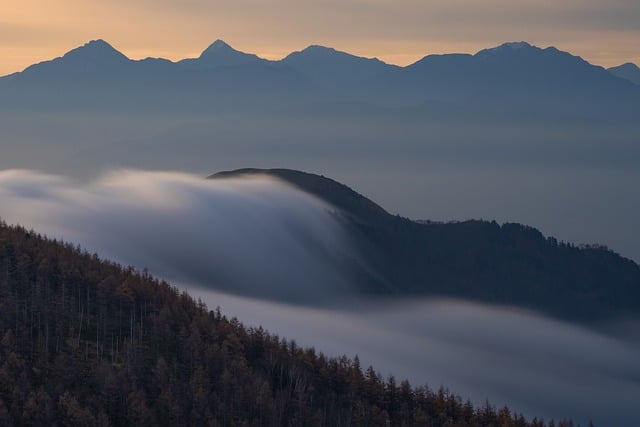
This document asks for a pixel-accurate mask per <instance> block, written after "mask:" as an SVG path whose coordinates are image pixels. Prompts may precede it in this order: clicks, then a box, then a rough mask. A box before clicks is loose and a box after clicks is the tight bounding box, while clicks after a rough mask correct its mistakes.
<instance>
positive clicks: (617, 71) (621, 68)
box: [607, 62, 640, 85]
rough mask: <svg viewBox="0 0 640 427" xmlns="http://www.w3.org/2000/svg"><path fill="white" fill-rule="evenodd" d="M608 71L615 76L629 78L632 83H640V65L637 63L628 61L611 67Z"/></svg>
mask: <svg viewBox="0 0 640 427" xmlns="http://www.w3.org/2000/svg"><path fill="white" fill-rule="evenodd" d="M607 71H609V72H610V73H611V74H613V75H614V76H617V77H621V78H623V79H627V80H629V81H630V82H632V83H635V84H637V85H640V67H638V66H637V65H636V64H632V63H631V62H627V63H626V64H622V65H618V66H617V67H612V68H609V69H608V70H607Z"/></svg>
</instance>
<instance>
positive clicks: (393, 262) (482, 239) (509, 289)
mask: <svg viewBox="0 0 640 427" xmlns="http://www.w3.org/2000/svg"><path fill="white" fill-rule="evenodd" d="M250 175H267V176H271V177H275V178H277V179H281V180H284V181H286V182H288V183H289V184H291V185H294V186H295V187H297V188H299V189H301V190H303V191H305V192H308V193H310V194H312V195H314V196H316V197H318V198H320V199H322V200H324V201H325V202H327V203H329V204H331V205H333V206H335V207H336V208H337V209H338V210H339V211H341V212H342V213H344V214H345V215H344V217H345V218H346V219H347V222H348V229H349V230H350V233H351V236H352V238H353V240H354V241H355V242H356V244H357V246H358V248H359V249H360V253H361V254H362V256H363V258H364V259H365V260H366V267H367V268H366V269H364V270H363V271H359V272H358V273H359V274H358V275H357V276H358V278H359V279H358V280H359V282H360V283H359V284H360V288H361V290H362V292H364V293H365V294H368V295H378V296H395V297H404V296H416V295H432V296H433V295H435V296H446V297H456V298H464V299H469V300H474V301H480V302H489V303H497V304H505V305H511V306H517V307H523V308H527V309H533V310H537V311H541V312H546V313H550V314H552V315H555V316H557V317H560V318H565V319H571V320H578V321H581V322H591V321H598V320H603V319H609V318H617V317H625V316H638V315H640V266H638V265H637V264H636V263H634V262H633V261H631V260H629V259H626V258H623V257H621V256H620V255H618V254H616V253H614V252H611V251H609V250H608V249H606V248H604V247H602V246H598V245H592V246H582V247H577V246H574V245H572V244H568V243H563V242H558V241H557V240H556V239H554V238H553V237H545V236H543V235H542V233H541V232H540V231H538V230H536V229H534V228H532V227H527V226H524V225H521V224H515V223H506V224H502V225H499V224H497V223H496V222H495V221H494V222H489V221H481V220H469V221H463V222H453V223H428V222H426V223H425V222H422V223H418V222H415V221H411V220H409V219H406V218H402V217H399V216H394V215H391V214H389V213H388V212H386V211H385V210H384V209H383V208H381V207H380V206H378V205H377V204H375V203H374V202H372V201H370V200H369V199H367V198H366V197H364V196H362V195H360V194H358V193H356V192H355V191H353V190H351V189H350V188H349V187H347V186H345V185H344V184H341V183H338V182H337V181H334V180H332V179H329V178H325V177H323V176H319V175H314V174H309V173H305V172H300V171H294V170H287V169H240V170H237V171H228V172H221V173H218V174H215V175H212V176H210V177H209V178H210V179H224V178H229V177H237V176H250Z"/></svg>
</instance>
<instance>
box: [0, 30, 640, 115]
mask: <svg viewBox="0 0 640 427" xmlns="http://www.w3.org/2000/svg"><path fill="white" fill-rule="evenodd" d="M621 67H622V68H620V67H619V68H616V69H611V70H609V71H608V70H605V69H604V68H602V67H598V66H594V65H592V64H589V63H588V62H586V61H584V60H583V59H581V58H579V57H577V56H573V55H571V54H569V53H567V52H562V51H560V50H558V49H556V48H553V47H548V48H544V49H542V48H539V47H536V46H533V45H531V44H528V43H526V42H517V43H505V44H503V45H500V46H498V47H495V48H491V49H485V50H482V51H480V52H478V53H476V54H475V55H469V54H448V55H429V56H426V57H424V58H422V59H421V60H419V61H417V62H416V63H414V64H411V65H408V66H406V67H399V66H395V65H389V64H386V63H384V62H382V61H380V60H378V59H375V58H373V59H370V58H362V57H358V56H354V55H351V54H348V53H345V52H340V51H337V50H335V49H332V48H328V47H323V46H315V45H314V46H309V47H307V48H306V49H304V50H302V51H299V52H293V53H291V54H290V55H288V56H286V57H285V58H283V59H281V60H279V61H270V60H266V59H262V58H259V57H258V56H256V55H253V54H247V53H243V52H240V51H237V50H235V49H233V48H232V47H231V46H229V45H228V44H227V43H225V42H224V41H221V40H216V41H215V42H214V43H213V44H212V45H211V46H209V47H208V48H207V49H205V50H204V51H203V52H202V54H201V55H200V56H199V57H198V58H190V59H184V60H181V61H177V62H172V61H169V60H166V59H161V58H146V59H142V60H130V59H128V58H127V57H126V56H125V55H123V54H122V53H120V52H118V51H117V50H116V49H114V48H113V47H112V46H111V45H110V44H109V43H107V42H105V41H103V40H94V41H91V42H89V43H87V44H85V45H84V46H81V47H78V48H76V49H73V50H71V51H70V52H68V53H66V54H65V55H63V56H62V57H60V58H55V59H53V60H51V61H45V62H41V63H39V64H34V65H32V66H30V67H27V68H26V69H25V70H24V71H22V72H18V73H14V74H11V75H8V76H5V77H2V78H0V94H1V95H2V96H1V98H0V106H1V107H4V108H15V107H24V108H39V107H47V108H48V106H52V105H54V106H58V107H63V108H87V107H93V108H97V109H138V110H148V109H152V110H156V109H168V110H179V111H183V110H187V111H189V110H195V111H221V110H222V111H228V110H237V109H238V108H241V109H242V110H243V111H246V110H247V109H258V110H260V109H265V108H268V109H275V110H278V109H285V110H291V111H299V110H300V109H303V110H304V109H307V110H310V111H317V110H319V109H322V108H324V109H327V108H328V109H330V110H332V109H335V108H336V106H337V105H339V106H340V108H342V109H345V108H346V109H348V110H350V111H362V110H364V111H368V110H376V109H383V110H388V109H395V110H397V109H400V111H402V113H403V114H407V110H409V111H410V112H413V113H415V114H419V115H420V114H432V115H433V114H458V115H460V114H464V113H465V112H471V113H473V114H476V115H477V114H478V113H480V112H481V113H483V114H485V115H486V114H489V115H498V116H500V115H503V114H505V113H508V114H520V115H525V116H527V117H528V116H531V115H534V116H535V115H536V114H544V115H563V116H567V115H568V116H575V115H577V116H580V117H584V116H594V115H597V114H603V113H606V112H608V113H609V114H610V115H612V116H613V115H615V117H617V118H618V119H620V118H635V115H636V114H637V113H636V111H637V110H638V109H637V108H636V107H637V105H638V104H639V103H640V87H639V86H638V85H637V84H634V83H632V81H636V80H635V78H634V77H633V76H634V75H636V74H637V72H636V74H634V72H633V71H629V70H630V69H631V67H630V66H629V65H625V66H621ZM612 113H615V114H612Z"/></svg>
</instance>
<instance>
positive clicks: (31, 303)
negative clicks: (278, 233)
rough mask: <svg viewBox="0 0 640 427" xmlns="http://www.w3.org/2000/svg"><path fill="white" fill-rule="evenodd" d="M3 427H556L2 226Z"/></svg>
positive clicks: (0, 400)
mask: <svg viewBox="0 0 640 427" xmlns="http://www.w3.org/2000/svg"><path fill="white" fill-rule="evenodd" d="M0 425H3V426H11V425H18V426H22V425H24V426H27V425H28V426H57V425H59V426H109V425H113V426H116V425H118V426H120V425H136V426H153V425H177V426H204V425H221V426H305V425H308V426H315V425H327V426H365V425H367V426H378V425H381V426H384V425H392V426H401V425H402V426H414V425H415V426H418V425H420V426H423V425H429V426H498V425H499V426H543V425H546V424H544V423H543V422H540V421H537V420H533V421H529V422H528V421H526V420H525V419H524V418H523V417H522V416H519V415H514V414H512V413H511V412H510V411H509V410H508V409H506V408H503V409H500V410H495V409H494V408H492V407H491V406H490V405H488V404H487V405H485V406H483V407H479V408H474V407H473V406H472V405H471V404H470V403H468V402H467V403H464V402H463V401H462V400H461V399H460V398H459V397H457V396H455V395H453V394H450V393H448V392H445V391H442V390H440V391H433V390H430V389H427V388H423V387H418V388H412V387H411V386H410V385H409V384H408V383H406V382H402V383H400V384H397V383H396V381H395V380H394V379H393V378H389V379H387V380H383V379H382V378H381V377H380V376H379V374H376V373H375V371H374V370H373V368H369V369H367V370H363V369H361V367H360V366H359V362H358V360H357V358H356V359H354V360H350V359H347V358H346V357H341V358H338V359H335V358H327V357H325V356H323V355H322V354H318V353H316V352H315V351H314V350H313V349H305V348H300V347H298V346H296V344H295V343H294V342H292V341H286V340H284V339H280V338H279V337H277V336H275V335H270V334H269V333H267V332H265V331H264V330H262V329H251V328H246V327H244V326H243V325H242V324H241V323H240V322H239V321H238V320H236V319H228V318H226V317H225V316H223V315H221V314H220V312H219V311H208V310H207V308H206V307H205V306H204V305H203V304H202V303H200V302H196V301H194V300H193V299H192V298H191V297H190V296H189V295H187V294H185V293H180V292H179V291H178V290H177V289H175V288H173V287H171V286H170V285H168V284H167V283H164V282H159V281H158V280H156V279H154V278H153V277H151V276H149V275H148V274H146V273H137V272H135V271H134V270H133V269H131V268H129V269H124V268H121V267H119V266H117V265H115V264H113V263H109V262H105V261H101V260H100V259H99V258H98V257H97V256H95V255H94V256H92V255H90V254H87V253H83V252H81V251H80V250H79V249H77V248H75V247H73V246H71V245H68V244H62V243H60V242H56V241H51V240H46V239H44V238H42V237H41V236H39V235H37V234H35V233H34V232H29V231H25V230H24V229H21V228H13V227H7V226H6V225H4V224H0ZM555 425H556V426H558V427H559V426H568V425H570V424H569V423H557V424H555Z"/></svg>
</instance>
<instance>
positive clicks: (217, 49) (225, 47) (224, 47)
mask: <svg viewBox="0 0 640 427" xmlns="http://www.w3.org/2000/svg"><path fill="white" fill-rule="evenodd" d="M222 52H238V51H237V50H235V49H234V48H232V47H231V46H230V45H229V44H228V43H227V42H225V41H224V40H221V39H217V40H216V41H214V42H213V43H211V45H209V47H207V48H206V49H205V50H203V51H202V53H201V54H200V58H204V57H207V56H210V55H217V54H220V53H222Z"/></svg>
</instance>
